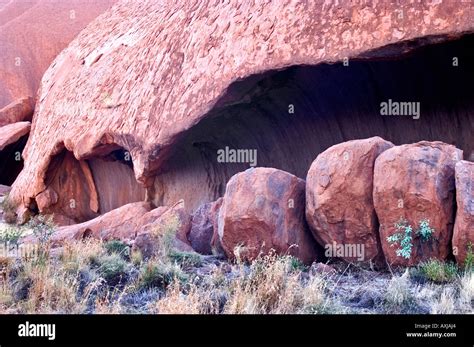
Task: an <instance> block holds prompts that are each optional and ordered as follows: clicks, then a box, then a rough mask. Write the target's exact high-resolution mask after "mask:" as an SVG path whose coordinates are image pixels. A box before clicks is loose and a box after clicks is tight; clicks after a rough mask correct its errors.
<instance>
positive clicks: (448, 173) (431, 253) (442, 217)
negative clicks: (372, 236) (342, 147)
mask: <svg viewBox="0 0 474 347" xmlns="http://www.w3.org/2000/svg"><path fill="white" fill-rule="evenodd" d="M462 157H463V153H462V151H461V150H459V149H457V148H455V147H454V146H451V145H447V144H444V143H441V142H426V141H423V142H419V143H415V144H410V145H403V146H396V147H393V148H390V149H388V150H386V151H385V152H383V153H382V154H381V155H380V156H379V157H378V158H377V159H376V161H375V168H374V196H373V197H374V206H375V211H376V213H377V216H378V219H379V222H380V239H381V242H382V248H383V251H384V254H385V258H386V260H387V261H388V262H389V263H391V264H393V265H406V266H409V265H414V264H417V263H419V262H420V261H424V260H428V259H430V258H437V259H441V260H445V259H446V258H447V256H448V255H449V253H450V242H451V237H452V234H453V224H454V203H455V201H454V195H455V185H454V166H455V165H456V163H457V162H458V161H459V160H462ZM425 219H427V220H429V226H430V227H431V228H433V229H434V234H433V235H432V237H431V238H430V239H429V240H427V241H422V238H421V237H420V236H419V235H416V231H417V230H418V228H419V225H420V222H421V221H423V220H425ZM401 220H405V221H406V222H407V223H408V224H409V225H410V226H412V228H413V233H412V234H411V236H412V237H413V240H412V242H411V243H412V244H413V247H412V252H411V256H410V257H409V258H408V259H406V258H404V257H402V256H397V254H396V249H398V246H396V245H394V246H392V244H391V243H389V242H388V241H387V237H389V236H392V235H394V234H395V233H396V232H397V231H398V232H399V231H400V230H397V228H396V227H395V224H396V223H398V222H399V221H401Z"/></svg>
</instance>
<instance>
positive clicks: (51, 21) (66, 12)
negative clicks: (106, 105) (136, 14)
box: [0, 0, 115, 125]
mask: <svg viewBox="0 0 474 347" xmlns="http://www.w3.org/2000/svg"><path fill="white" fill-rule="evenodd" d="M114 2H115V0H100V1H83V0H68V1H52V0H29V1H8V2H6V3H4V4H3V6H2V7H1V8H0V109H1V108H3V107H4V106H6V105H8V104H10V103H12V102H15V101H16V100H19V99H23V98H28V97H35V96H36V92H37V90H38V86H39V83H40V80H41V77H42V76H43V73H44V71H45V70H46V69H47V68H48V66H49V65H50V64H51V63H52V62H53V60H54V58H55V57H56V55H57V54H58V53H59V52H60V51H61V50H62V49H63V48H65V47H66V46H67V45H68V44H69V42H70V41H71V40H72V39H73V38H74V37H75V36H76V35H77V34H78V33H79V32H80V31H81V30H82V29H83V28H85V26H86V25H87V24H88V23H89V22H90V21H91V20H93V19H94V18H95V17H97V16H98V15H99V14H100V13H102V12H103V11H105V10H106V9H107V8H108V7H110V6H111V5H112V4H113V3H114ZM2 111H3V110H2ZM2 111H0V125H2V122H4V119H2V118H3V117H2V114H1V113H2ZM20 113H22V112H20ZM15 117H16V116H15ZM21 120H24V119H16V120H15V121H21Z"/></svg>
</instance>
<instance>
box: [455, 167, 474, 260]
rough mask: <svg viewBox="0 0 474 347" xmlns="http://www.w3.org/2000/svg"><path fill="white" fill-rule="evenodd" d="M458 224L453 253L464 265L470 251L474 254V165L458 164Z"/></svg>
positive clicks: (456, 223)
mask: <svg viewBox="0 0 474 347" xmlns="http://www.w3.org/2000/svg"><path fill="white" fill-rule="evenodd" d="M456 202H457V210H456V211H457V212H456V222H455V224H454V232H453V253H454V256H455V257H456V260H457V262H458V263H459V264H463V263H464V262H465V260H466V256H467V254H468V252H469V251H470V252H471V254H474V163H472V162H468V161H464V160H462V161H460V162H458V163H457V164H456Z"/></svg>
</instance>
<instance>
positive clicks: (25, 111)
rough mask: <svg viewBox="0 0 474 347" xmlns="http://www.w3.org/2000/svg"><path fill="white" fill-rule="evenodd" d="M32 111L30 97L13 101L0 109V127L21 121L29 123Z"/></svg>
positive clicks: (32, 100)
mask: <svg viewBox="0 0 474 347" xmlns="http://www.w3.org/2000/svg"><path fill="white" fill-rule="evenodd" d="M33 109H34V99H33V98H32V97H28V98H23V99H20V100H16V101H13V102H12V103H10V104H8V105H7V106H5V107H3V108H2V109H0V127H1V126H4V125H7V124H11V123H16V122H21V121H31V117H32V116H33Z"/></svg>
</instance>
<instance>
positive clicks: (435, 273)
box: [418, 259, 458, 283]
mask: <svg viewBox="0 0 474 347" xmlns="http://www.w3.org/2000/svg"><path fill="white" fill-rule="evenodd" d="M418 270H419V272H420V273H421V274H422V275H423V276H424V277H425V278H426V279H428V280H430V281H432V282H436V283H445V282H452V281H454V280H455V279H456V277H457V275H458V267H457V265H456V264H454V263H451V262H447V263H445V262H443V261H440V260H438V259H430V260H428V261H426V262H424V263H421V264H420V265H418Z"/></svg>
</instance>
